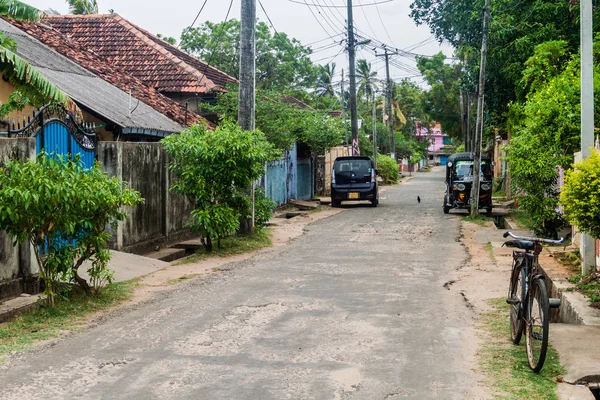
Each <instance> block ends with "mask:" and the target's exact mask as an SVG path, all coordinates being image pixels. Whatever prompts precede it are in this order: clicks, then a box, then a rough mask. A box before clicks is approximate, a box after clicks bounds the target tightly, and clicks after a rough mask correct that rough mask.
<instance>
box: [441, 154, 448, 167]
mask: <svg viewBox="0 0 600 400" xmlns="http://www.w3.org/2000/svg"><path fill="white" fill-rule="evenodd" d="M447 162H448V156H445V155H442V156H440V164H442V165H446V163H447Z"/></svg>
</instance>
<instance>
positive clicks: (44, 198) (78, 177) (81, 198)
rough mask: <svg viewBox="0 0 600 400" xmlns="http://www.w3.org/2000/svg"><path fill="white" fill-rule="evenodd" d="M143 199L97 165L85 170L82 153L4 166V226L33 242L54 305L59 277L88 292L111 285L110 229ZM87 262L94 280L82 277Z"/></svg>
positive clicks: (0, 220) (0, 221) (0, 211)
mask: <svg viewBox="0 0 600 400" xmlns="http://www.w3.org/2000/svg"><path fill="white" fill-rule="evenodd" d="M142 202H143V199H142V198H141V197H140V194H139V193H138V192H137V191H135V190H132V189H129V188H127V187H126V186H125V185H124V183H123V182H122V181H120V180H118V179H116V178H108V176H107V175H106V173H104V172H103V171H102V170H101V169H100V167H99V165H98V164H96V165H95V166H94V167H93V168H90V169H85V168H84V166H83V163H82V162H81V160H80V157H79V156H78V155H77V156H75V157H73V158H72V159H68V158H66V157H62V156H58V155H47V154H45V153H40V154H39V155H38V157H37V160H36V161H30V160H28V161H25V162H19V161H10V162H8V163H7V165H6V167H5V168H4V169H0V229H3V230H5V231H6V232H7V233H8V234H9V235H10V236H11V237H12V238H13V239H14V240H15V241H17V242H19V243H23V242H25V241H29V242H30V243H31V244H32V247H33V249H34V253H35V256H36V258H37V261H38V264H39V266H40V275H41V278H42V279H43V280H44V281H45V291H44V293H45V294H46V295H47V299H48V300H47V302H48V305H50V306H53V305H54V295H55V294H56V293H57V292H58V284H59V282H60V281H72V282H77V283H78V284H79V285H80V286H81V287H82V289H83V290H84V291H85V292H86V293H87V294H90V293H91V292H92V289H95V290H94V292H97V291H98V290H99V289H100V287H101V285H102V284H103V283H104V282H109V283H110V281H111V280H112V273H111V272H110V271H109V270H108V269H107V267H106V266H107V264H108V261H109V259H110V252H109V250H108V246H107V243H106V242H107V240H108V239H109V238H110V234H108V233H107V232H106V227H107V226H109V225H112V226H116V224H117V222H118V221H121V220H123V219H124V218H125V213H124V212H123V211H122V207H123V206H134V205H136V204H139V203H142ZM86 260H90V261H91V264H92V266H91V267H90V268H89V269H88V274H89V275H90V282H89V283H88V282H87V281H86V280H85V279H83V278H82V277H81V276H80V275H79V268H80V267H81V265H82V264H83V263H84V262H85V261H86ZM90 284H91V287H90Z"/></svg>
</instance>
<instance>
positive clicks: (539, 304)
mask: <svg viewBox="0 0 600 400" xmlns="http://www.w3.org/2000/svg"><path fill="white" fill-rule="evenodd" d="M527 300H528V301H527V315H526V317H527V323H526V326H525V336H526V347H527V359H528V361H529V366H530V367H531V369H532V370H533V372H536V373H537V372H540V371H541V369H542V367H543V366H544V361H545V360H546V350H547V349H548V330H549V328H550V306H549V304H548V293H547V291H546V283H545V282H544V280H543V279H535V280H534V281H533V282H531V284H530V286H529V295H528V299H527Z"/></svg>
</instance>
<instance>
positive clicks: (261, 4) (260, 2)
mask: <svg viewBox="0 0 600 400" xmlns="http://www.w3.org/2000/svg"><path fill="white" fill-rule="evenodd" d="M258 4H260V8H262V10H263V12H264V13H265V16H266V17H267V20H268V21H269V23H270V24H271V28H273V30H274V31H275V34H278V33H279V32H277V29H275V25H273V21H271V17H269V14H267V11H266V10H265V7H264V6H263V3H262V1H260V0H258Z"/></svg>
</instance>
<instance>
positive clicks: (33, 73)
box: [0, 0, 69, 116]
mask: <svg viewBox="0 0 600 400" xmlns="http://www.w3.org/2000/svg"><path fill="white" fill-rule="evenodd" d="M40 14H41V12H40V10H38V9H37V8H35V7H31V6H30V5H27V4H25V3H22V2H20V1H18V0H0V15H2V16H4V17H8V18H11V19H13V20H16V21H29V22H37V21H39V19H40ZM16 48H17V44H16V42H15V41H14V40H13V39H11V38H10V37H8V36H6V35H4V34H2V33H0V72H1V73H2V74H3V75H4V77H6V78H7V79H8V80H9V82H10V83H11V84H13V86H15V87H16V88H17V89H18V91H17V92H14V93H13V94H11V97H10V98H9V104H5V105H3V106H2V110H1V112H0V113H1V114H6V113H8V112H10V111H11V110H17V109H22V108H23V107H24V106H25V105H26V104H28V103H31V100H30V99H29V97H32V98H36V99H39V100H40V101H42V102H43V101H48V100H50V101H60V102H62V103H67V102H68V101H69V99H68V97H67V95H65V94H64V93H63V92H62V91H61V90H60V89H58V88H57V87H56V86H54V85H53V84H52V83H50V81H48V80H47V79H46V77H44V76H43V75H42V74H40V73H39V72H38V71H37V70H35V69H34V68H33V67H32V66H31V65H30V64H29V63H28V62H26V61H25V60H23V59H22V58H21V57H19V56H18V55H17V54H15V50H16ZM10 103H12V104H10ZM11 107H12V109H11ZM0 116H1V115H0Z"/></svg>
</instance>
